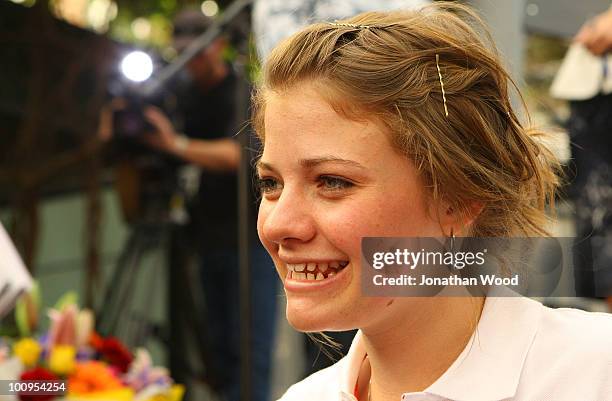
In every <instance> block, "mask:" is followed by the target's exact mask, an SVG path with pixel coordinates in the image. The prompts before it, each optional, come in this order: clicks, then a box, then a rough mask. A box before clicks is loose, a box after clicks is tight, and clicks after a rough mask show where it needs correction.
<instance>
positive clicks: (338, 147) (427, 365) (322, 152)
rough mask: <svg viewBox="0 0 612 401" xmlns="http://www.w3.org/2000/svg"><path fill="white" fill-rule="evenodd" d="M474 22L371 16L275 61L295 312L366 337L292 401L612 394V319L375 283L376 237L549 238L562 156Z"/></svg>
mask: <svg viewBox="0 0 612 401" xmlns="http://www.w3.org/2000/svg"><path fill="white" fill-rule="evenodd" d="M466 21H469V22H471V23H474V24H476V26H478V27H479V28H478V29H480V31H481V33H482V32H486V29H484V28H483V26H482V25H481V24H480V22H479V20H478V18H477V17H476V16H475V15H474V14H473V13H472V12H471V11H469V9H467V8H466V7H463V6H458V5H452V4H442V5H440V4H438V5H434V6H432V7H427V8H425V9H423V10H419V11H414V12H395V13H378V12H372V13H366V14H361V15H359V16H356V17H354V18H351V19H349V20H346V21H341V22H335V23H323V24H316V25H312V26H310V27H307V28H306V29H304V30H303V31H301V32H298V33H296V34H295V35H293V36H292V37H291V38H289V39H287V40H286V41H285V42H283V43H282V44H281V45H279V46H278V47H277V48H276V49H275V50H274V51H273V52H272V54H271V55H270V57H269V58H268V60H267V61H266V63H265V66H264V79H263V82H262V84H261V86H260V87H259V89H258V92H257V94H256V96H255V99H254V102H255V108H256V114H255V127H256V130H257V132H258V134H259V136H260V137H261V139H262V141H263V144H264V147H263V153H262V155H261V158H260V160H259V162H258V175H259V186H260V189H261V192H262V201H261V205H260V211H259V220H258V231H259V236H260V239H261V241H262V243H263V244H264V246H265V247H266V249H267V250H268V252H269V253H270V255H271V256H272V258H273V260H274V263H275V266H276V269H277V271H278V274H279V276H280V278H281V280H282V282H283V284H284V289H285V293H286V296H287V318H288V320H289V322H290V323H291V324H292V325H293V326H294V327H295V328H297V329H298V330H302V331H306V332H312V331H323V330H348V329H353V328H359V329H360V330H359V333H358V334H357V337H356V339H355V341H354V343H353V345H352V347H351V350H350V351H349V354H348V356H347V357H346V358H344V359H342V360H341V361H339V362H338V363H337V364H336V365H334V366H332V367H330V368H328V369H326V370H324V371H321V372H319V373H317V374H315V375H313V376H311V377H309V378H308V379H306V380H304V381H303V382H301V383H298V384H296V385H295V386H293V387H292V388H291V389H290V390H289V391H288V392H287V393H286V395H285V396H284V397H283V400H341V399H342V400H354V399H356V398H357V399H359V400H362V401H363V400H375V401H386V400H399V399H400V397H402V399H403V400H411V399H414V400H417V399H418V400H429V399H432V400H434V399H436V400H437V399H452V400H493V399H495V400H499V399H507V398H515V399H519V400H535V399H555V400H573V399H584V400H591V399H592V400H597V399H606V397H607V398H610V397H612V389H611V385H612V384H611V383H612V381H611V380H610V377H612V364H611V361H612V355H611V353H612V351H611V350H612V319H611V318H609V317H608V316H604V315H596V314H588V313H579V312H577V311H554V310H552V309H548V308H545V307H543V306H542V305H540V304H538V303H536V302H534V301H531V300H528V299H526V298H520V297H516V298H507V299H502V298H487V299H486V301H485V299H483V298H465V297H464V298H462V297H430V298H427V297H421V298H415V297H410V298H409V297H404V298H401V297H366V296H364V294H363V293H362V289H361V274H360V272H361V269H362V266H361V239H362V238H363V237H443V236H446V237H449V236H451V235H453V234H454V235H458V236H481V237H484V236H488V237H512V236H530V235H545V234H546V232H545V229H544V227H545V223H546V221H547V219H546V216H545V208H546V206H547V205H548V204H549V203H550V201H551V200H552V199H554V193H555V190H556V187H557V185H558V179H557V175H556V173H555V171H556V170H555V169H556V166H557V165H556V162H555V160H554V158H553V157H552V156H551V154H550V152H548V151H547V150H546V149H545V148H544V147H543V146H542V145H541V144H540V143H539V142H538V140H537V139H536V136H537V135H539V133H538V132H536V131H533V130H528V129H526V128H524V127H523V126H522V125H521V123H520V122H519V121H518V119H517V117H516V116H515V114H514V112H513V111H512V108H511V105H510V101H509V99H508V82H509V78H508V75H507V73H506V72H505V70H504V69H503V67H502V65H501V63H500V61H499V60H498V58H497V56H496V54H495V53H494V51H492V50H490V48H489V47H487V46H486V45H485V44H484V43H483V42H482V41H481V37H480V36H479V34H477V31H476V30H475V29H474V28H472V27H471V25H470V24H468V23H467V22H466ZM589 331H590V332H589ZM592 331H594V332H595V334H593V333H592ZM603 333H605V334H603ZM606 347H607V348H606ZM561 348H562V349H563V351H564V353H566V355H565V356H563V357H560V356H559V351H560V350H561ZM547 366H552V370H548V371H546V367H547ZM567 377H572V381H573V383H572V386H571V387H570V385H569V382H568V381H567ZM476 380H478V381H479V382H478V383H476V382H475V381H476ZM467 383H471V385H469V386H468V385H467Z"/></svg>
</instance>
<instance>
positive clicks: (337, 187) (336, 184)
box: [318, 175, 355, 191]
mask: <svg viewBox="0 0 612 401" xmlns="http://www.w3.org/2000/svg"><path fill="white" fill-rule="evenodd" d="M318 181H319V182H321V183H323V186H325V184H330V183H333V184H332V185H328V186H327V188H325V189H326V190H329V191H342V190H345V189H349V188H352V187H354V186H355V184H353V183H352V182H350V181H348V180H346V179H344V178H340V177H336V176H333V175H322V176H319V177H318Z"/></svg>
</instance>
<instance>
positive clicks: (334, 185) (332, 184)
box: [257, 175, 355, 195]
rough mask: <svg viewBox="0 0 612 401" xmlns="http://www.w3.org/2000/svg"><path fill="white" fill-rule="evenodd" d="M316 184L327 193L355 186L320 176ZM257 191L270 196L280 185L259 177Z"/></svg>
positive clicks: (270, 179) (270, 178) (330, 177)
mask: <svg viewBox="0 0 612 401" xmlns="http://www.w3.org/2000/svg"><path fill="white" fill-rule="evenodd" d="M317 182H318V185H317V187H318V188H322V189H323V190H325V191H329V192H339V191H343V190H347V189H350V188H352V187H354V186H355V184H354V183H352V182H351V181H349V180H346V179H344V178H340V177H336V176H331V175H321V176H319V177H317ZM257 189H258V190H259V193H260V194H262V195H266V194H272V193H273V192H274V191H278V190H281V189H282V184H280V183H279V182H278V180H277V179H275V178H272V177H260V178H258V179H257Z"/></svg>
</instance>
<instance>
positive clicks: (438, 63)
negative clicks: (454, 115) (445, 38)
mask: <svg viewBox="0 0 612 401" xmlns="http://www.w3.org/2000/svg"><path fill="white" fill-rule="evenodd" d="M436 67H438V76H439V77H440V87H441V88H442V99H443V100H444V114H446V117H448V107H447V106H446V92H445V91H444V82H443V81H442V71H440V55H439V54H436Z"/></svg>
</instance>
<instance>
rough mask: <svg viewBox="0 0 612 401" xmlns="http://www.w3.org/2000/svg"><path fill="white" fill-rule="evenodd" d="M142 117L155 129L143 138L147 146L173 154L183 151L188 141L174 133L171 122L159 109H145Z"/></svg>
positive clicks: (151, 107)
mask: <svg viewBox="0 0 612 401" xmlns="http://www.w3.org/2000/svg"><path fill="white" fill-rule="evenodd" d="M144 115H145V118H146V119H147V121H149V123H151V125H153V127H155V131H154V132H152V133H151V135H145V136H144V138H143V139H144V141H145V142H146V143H147V144H148V145H150V146H151V147H153V148H156V149H159V150H163V151H165V152H168V153H174V154H178V153H180V152H181V151H183V150H185V148H186V147H187V145H188V142H186V141H188V140H187V139H186V138H185V137H184V136H183V135H181V134H179V133H177V132H176V131H175V129H174V125H172V122H170V120H169V119H168V117H166V115H165V114H164V113H163V112H162V111H161V110H160V109H158V108H157V107H153V106H149V107H147V108H146V109H145V111H144Z"/></svg>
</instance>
